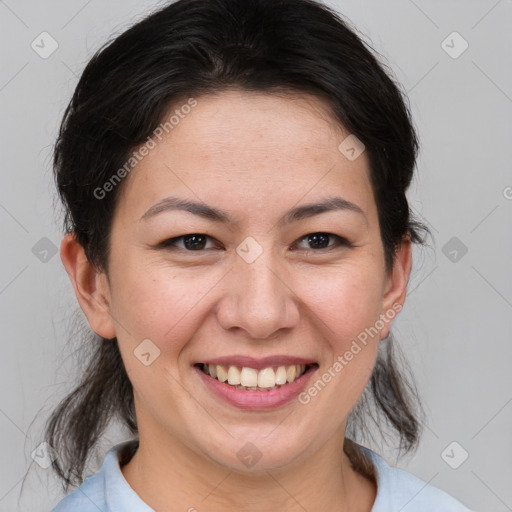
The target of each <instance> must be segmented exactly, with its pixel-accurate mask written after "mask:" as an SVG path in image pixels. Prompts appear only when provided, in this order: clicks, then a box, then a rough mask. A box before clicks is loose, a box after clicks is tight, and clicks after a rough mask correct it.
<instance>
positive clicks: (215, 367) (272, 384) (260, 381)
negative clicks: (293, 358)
mask: <svg viewBox="0 0 512 512" xmlns="http://www.w3.org/2000/svg"><path fill="white" fill-rule="evenodd" d="M196 366H197V367H198V368H199V369H200V370H201V371H202V372H203V373H205V374H206V375H208V376H209V377H211V378H212V379H216V380H218V381H219V382H223V383H225V384H228V385H230V386H232V387H233V388H236V389H241V390H244V391H272V390H274V389H279V388H282V387H283V386H286V385H287V384H291V383H292V382H294V381H295V380H297V379H298V378H299V377H301V376H302V375H304V374H305V373H307V372H308V371H312V370H314V369H316V368H318V364H316V363H313V364H290V365H282V366H269V367H268V368H262V369H260V370H258V369H255V368H250V367H247V366H242V367H240V366H234V365H230V366H226V365H220V364H205V363H199V364H197V365H196Z"/></svg>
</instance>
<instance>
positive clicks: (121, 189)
mask: <svg viewBox="0 0 512 512" xmlns="http://www.w3.org/2000/svg"><path fill="white" fill-rule="evenodd" d="M417 145H418V144H417V139H416V135H415V131H414V128H413V126H412V123H411V120H410V116H409V112H408V109H407V107H406V105H405V103H404V99H403V97H402V95H401V93H400V91H399V89H398V87H397V86H396V85H395V83H394V82H393V80H392V79H391V78H390V77H389V76H388V75H387V74H386V73H385V71H384V70H383V68H382V66H381V65H380V64H379V63H378V62H377V60H376V59H375V57H374V56H373V55H372V54H371V52H370V51H369V50H368V49H367V48H366V46H365V45H364V44H363V43H362V42H361V40H360V39H359V38H358V36H357V35H356V34H355V33H354V32H353V31H352V30H350V29H349V28H348V26H347V25H346V24H345V22H343V21H342V20H341V19H340V18H339V17H338V16H337V15H336V14H334V13H333V12H331V11H329V10H328V9H327V8H326V7H324V6H321V5H319V4H317V3H315V2H312V1H309V0H278V1H276V0H251V1H247V0H208V1H205V0H180V1H178V2H176V3H172V4H170V5H168V6H166V7H164V8H163V9H161V10H160V11H159V12H156V13H154V14H152V15H151V16H149V17H147V18H146V19H144V20H142V21H141V22H139V23H138V24H136V25H135V26H133V27H132V28H130V29H129V30H128V31H126V32H125V33H124V34H122V35H121V36H119V37H118V38H117V39H115V40H114V41H113V42H111V43H110V44H109V45H108V46H106V47H105V48H104V49H103V50H102V51H100V52H99V53H98V54H97V55H95V56H94V57H93V59H92V60H91V61H90V63H89V64H88V66H87V67H86V69H85V71H84V73H83V75H82V77H81V79H80V81H79V84H78V86H77V89H76V91H75V93H74V96H73V99H72V101H71V103H70V105H69V107H68V109H67V111H66V113H65V116H64V120H63V123H62V126H61V131H60V134H59V138H58V141H57V144H56V149H55V161H54V163H55V174H56V181H57V186H58V189H59V192H60V195H61V198H62V200H63V202H64V205H65V208H66V220H65V227H66V235H65V237H64V239H63V241H62V246H61V257H62V260H63V263H64V265H65V267H66V270H67V272H68V274H69V276H70V279H71V282H72V284H73V287H74V289H75V293H76V296H77V299H78V301H79V303H80V306H81V308H82V310H83V312H84V313H85V315H86V317H87V320H88V322H89V324H90V327H91V329H92V330H93V331H94V333H95V335H96V336H95V341H94V343H96V344H97V345H96V352H95V354H94V356H93V357H92V358H91V361H90V363H89V366H88V368H87V370H86V372H85V374H84V376H83V379H82V381H81V383H80V384H79V386H78V387H77V388H76V390H75V391H74V392H73V393H72V394H71V395H69V397H68V398H67V399H66V400H64V401H63V402H62V403H61V404H60V406H59V407H58V408H57V410H56V411H55V412H54V413H53V415H52V417H51V418H50V421H49V423H48V427H47V432H46V439H47V440H48V443H49V444H50V445H51V446H52V447H54V449H55V451H56V452H57V454H58V457H57V458H56V459H55V461H54V463H53V467H54V469H55V470H56V471H57V474H58V475H59V476H60V477H61V478H62V479H63V482H64V484H65V488H66V489H67V488H69V485H72V484H81V485H80V487H79V489H77V490H75V491H74V492H72V493H71V494H69V495H68V496H67V497H66V498H64V499H63V500H62V501H61V502H60V503H59V505H58V506H57V507H56V508H55V509H54V510H55V511H56V512H64V511H68V510H73V511H89V510H91V511H92V510H94V511H96V510H103V511H112V512H113V511H127V510H129V511H130V512H137V511H149V510H158V511H160V510H173V511H174V510H188V511H193V510H198V511H202V510H208V511H210V512H211V511H220V510H222V511H228V510H250V511H268V510H274V509H277V510H287V511H295V510H310V511H311V510H315V511H334V510H336V511H351V512H368V511H373V512H384V511H385V512H389V511H391V510H402V511H404V512H406V511H413V510H414V511H415V512H419V511H429V512H430V511H432V510H443V511H465V510H468V509H467V508H466V507H465V506H463V505H462V504H461V503H459V502H458V501H457V500H456V499H455V498H452V497H451V496H449V495H448V494H446V493H444V492H443V491H441V490H439V489H436V488H434V487H432V486H430V485H428V484H426V483H425V482H423V481H421V480H419V479H418V478H416V477H414V476H413V475H411V474H409V473H407V472H404V471H401V470H398V469H396V468H392V467H390V466H389V465H388V464H387V463H386V462H385V461H384V459H382V458H381V457H380V456H379V455H378V454H377V453H375V452H373V451H371V450H369V449H367V448H365V447H363V446H361V445H359V444H357V443H356V442H354V439H355V438H356V437H357V436H359V435H360V434H361V431H362V432H363V433H364V428H365V427H366V425H365V416H364V413H365V412H370V413H371V411H372V410H373V411H374V412H378V413H380V415H378V416H377V417H378V418H380V420H381V421H382V424H381V426H382V427H383V428H384V427H385V426H388V427H391V428H392V429H394V430H395V431H396V433H397V434H398V437H399V440H400V447H401V448H403V450H404V451H410V450H412V449H413V448H414V447H415V446H416V445H417V442H418V439H419V432H420V428H419V426H420V422H419V419H418V412H417V411H418V409H419V405H418V403H417V397H416V394H415V393H414V387H413V385H412V384H410V383H409V382H408V381H407V380H405V378H404V377H403V376H402V375H401V374H400V372H399V370H398V369H397V366H396V363H395V360H394V356H393V350H392V339H391V336H390V326H391V323H392V320H393V319H394V317H395V316H396V315H397V313H398V312H399V311H400V309H401V308H402V305H403V304H404V301H405V295H406V287H407V281H408V277H409V273H410V269H411V244H412V243H415V242H422V236H421V232H422V230H423V229H424V228H423V226H422V225H420V224H419V223H417V222H415V221H414V220H413V218H412V217H411V215H410V212H409V206H408V203H407V200H406V197H405V192H406V190H407V187H408V186H409V184H410V182H411V179H412V173H413V167H414V163H415V158H416V152H417ZM372 397H373V398H374V402H373V405H372V403H371V402H370V401H369V399H370V398H372ZM365 406H369V407H370V409H369V411H368V410H367V409H365ZM372 406H373V409H372ZM114 417H117V418H119V419H121V421H122V423H123V425H125V426H127V427H128V428H129V429H130V431H131V432H132V433H133V435H134V440H133V441H131V442H126V443H121V444H118V445H116V446H114V447H113V448H112V449H111V450H110V451H109V452H108V454H107V455H106V457H105V459H104V462H103V465H102V467H101V470H100V471H99V472H98V473H96V474H95V475H94V476H92V477H89V478H87V479H86V480H85V481H83V477H84V468H85V464H86V461H87V458H88V456H89V455H90V453H91V450H92V449H93V448H94V446H95V445H96V443H97V441H98V439H99V437H100V436H101V434H102V433H103V432H104V430H105V428H106V427H107V425H108V424H109V422H110V420H111V419H113V418H114ZM358 421H359V423H358Z"/></svg>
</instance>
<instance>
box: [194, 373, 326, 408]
mask: <svg viewBox="0 0 512 512" xmlns="http://www.w3.org/2000/svg"><path fill="white" fill-rule="evenodd" d="M194 369H195V370H196V371H197V373H198V374H199V376H200V377H201V379H202V381H203V382H204V383H205V385H206V386H207V387H208V389H209V390H210V391H212V392H213V393H214V394H215V395H217V396H218V397H219V398H221V399H223V400H224V401H225V402H228V403H229V404H231V405H234V406H236V407H239V408H240V409H254V410H263V409H272V408H275V407H279V406H281V405H284V404H286V403H288V402H291V401H292V400H293V399H294V398H296V397H297V395H299V394H300V393H301V391H303V389H304V388H305V387H306V383H307V381H308V380H309V378H310V377H311V375H312V374H313V373H314V372H315V371H316V370H317V367H316V366H311V367H309V368H308V369H307V370H306V372H305V373H304V374H302V375H301V376H300V377H299V378H298V379H295V380H294V381H293V382H289V383H288V384H285V385H284V386H281V387H279V388H277V389H273V390H271V391H244V390H243V389H237V388H235V387H233V386H231V385H229V384H226V383H225V382H220V381H219V380H217V379H214V378H213V377H210V376H209V375H206V373H204V372H203V371H202V370H201V369H200V368H198V367H195V368H194Z"/></svg>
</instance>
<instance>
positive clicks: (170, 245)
mask: <svg viewBox="0 0 512 512" xmlns="http://www.w3.org/2000/svg"><path fill="white" fill-rule="evenodd" d="M314 235H323V236H328V237H329V238H330V239H335V243H334V244H329V245H328V246H327V247H320V248H317V249H315V248H307V249H294V250H305V251H307V252H322V251H329V250H332V249H333V248H335V247H336V246H338V247H347V248H349V249H350V248H353V247H354V245H353V244H352V243H350V242H349V241H348V240H347V239H346V238H343V237H341V236H339V235H335V234H333V233H327V232H324V231H316V232H314V233H308V234H307V235H304V236H303V237H301V238H299V239H298V240H297V242H296V243H300V242H302V241H304V240H307V238H308V237H311V236H314ZM193 236H199V237H206V238H207V239H208V240H215V239H214V238H213V237H211V236H208V235H205V234H203V233H189V234H187V235H182V236H177V237H175V238H169V239H167V240H164V241H163V242H161V243H160V244H158V246H157V247H158V248H162V249H178V250H181V251H185V252H190V253H193V252H204V251H206V250H208V249H211V247H208V248H206V249H198V250H193V249H186V248H184V247H177V246H176V243H177V242H179V241H180V240H184V239H185V238H187V237H193Z"/></svg>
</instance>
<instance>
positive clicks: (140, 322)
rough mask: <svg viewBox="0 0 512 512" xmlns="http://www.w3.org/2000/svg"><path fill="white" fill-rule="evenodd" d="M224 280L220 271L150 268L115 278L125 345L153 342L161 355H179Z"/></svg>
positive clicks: (116, 307) (115, 311)
mask: <svg viewBox="0 0 512 512" xmlns="http://www.w3.org/2000/svg"><path fill="white" fill-rule="evenodd" d="M221 277H222V274H219V273H218V272H203V273H201V272H197V270H196V271H195V272H191V271H183V270H180V271H174V270H172V269H166V268H161V266H157V267H154V268H152V267H151V266H147V267H146V268H145V269H144V271H140V272H139V271H132V272H130V270H129V269H125V270H124V271H120V272H119V273H118V275H117V276H116V278H117V279H116V284H115V285H114V289H115V290H116V293H115V296H113V299H114V300H113V306H114V307H113V314H114V315H117V318H119V321H120V323H121V324H122V325H123V327H124V328H121V329H119V330H118V332H119V336H118V337H119V338H120V339H121V340H122V341H123V342H124V344H127V345H130V346H132V345H133V348H135V346H137V345H138V344H139V343H140V342H141V341H142V340H144V339H146V338H148V339H150V340H151V341H152V342H153V343H155V345H157V347H158V348H159V350H160V351H161V352H162V353H177V352H179V351H180V350H181V349H182V348H183V346H184V345H186V343H187V341H188V340H189V339H190V338H191V337H192V336H193V333H194V332H195V330H196V329H197V328H198V326H199V325H200V324H201V322H202V321H203V316H204V315H205V314H206V313H207V311H206V307H207V304H208V295H209V293H210V292H211V291H212V290H213V289H214V288H215V284H216V283H217V282H218V281H219V279H220V278H221Z"/></svg>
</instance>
